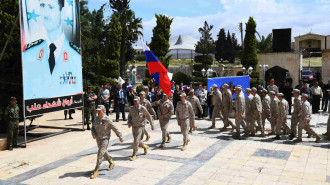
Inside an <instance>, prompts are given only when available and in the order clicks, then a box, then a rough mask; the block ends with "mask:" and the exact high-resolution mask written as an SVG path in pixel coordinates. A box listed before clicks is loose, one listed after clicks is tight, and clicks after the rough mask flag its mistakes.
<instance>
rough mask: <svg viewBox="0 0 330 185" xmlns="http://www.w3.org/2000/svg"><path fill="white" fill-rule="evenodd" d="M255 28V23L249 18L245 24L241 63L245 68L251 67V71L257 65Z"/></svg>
mask: <svg viewBox="0 0 330 185" xmlns="http://www.w3.org/2000/svg"><path fill="white" fill-rule="evenodd" d="M256 27H257V24H256V22H255V21H254V19H253V17H250V18H249V21H248V22H247V23H246V30H245V39H244V51H243V57H242V61H241V62H242V65H243V66H244V67H245V68H249V67H250V66H251V67H253V69H256V66H257V64H258V55H257V39H256V36H255V33H256Z"/></svg>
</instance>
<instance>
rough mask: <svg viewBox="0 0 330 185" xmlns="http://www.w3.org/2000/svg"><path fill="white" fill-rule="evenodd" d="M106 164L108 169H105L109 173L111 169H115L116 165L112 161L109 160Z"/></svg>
mask: <svg viewBox="0 0 330 185" xmlns="http://www.w3.org/2000/svg"><path fill="white" fill-rule="evenodd" d="M108 162H109V168H107V170H108V171H110V170H112V169H113V167H115V165H116V164H115V163H114V162H113V160H112V159H109V160H108Z"/></svg>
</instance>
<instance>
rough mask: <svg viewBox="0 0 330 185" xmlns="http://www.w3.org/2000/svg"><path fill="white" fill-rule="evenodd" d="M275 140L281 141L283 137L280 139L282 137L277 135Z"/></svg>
mask: <svg viewBox="0 0 330 185" xmlns="http://www.w3.org/2000/svg"><path fill="white" fill-rule="evenodd" d="M273 139H275V140H280V139H281V137H280V135H276V137H274V138H273Z"/></svg>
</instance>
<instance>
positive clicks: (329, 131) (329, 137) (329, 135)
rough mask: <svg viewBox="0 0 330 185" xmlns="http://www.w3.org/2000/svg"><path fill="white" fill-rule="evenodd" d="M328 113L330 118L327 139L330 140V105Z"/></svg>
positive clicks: (329, 119)
mask: <svg viewBox="0 0 330 185" xmlns="http://www.w3.org/2000/svg"><path fill="white" fill-rule="evenodd" d="M328 113H329V118H328V124H327V139H330V103H329V105H328Z"/></svg>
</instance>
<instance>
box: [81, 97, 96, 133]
mask: <svg viewBox="0 0 330 185" xmlns="http://www.w3.org/2000/svg"><path fill="white" fill-rule="evenodd" d="M94 96H96V95H95V93H93V92H92V93H85V94H84V99H85V105H84V114H85V124H87V127H89V124H90V123H91V120H90V118H91V117H92V123H94V119H95V115H96V107H95V106H96V103H95V100H93V101H89V99H91V98H93V97H94Z"/></svg>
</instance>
